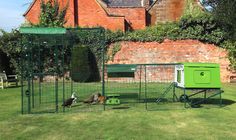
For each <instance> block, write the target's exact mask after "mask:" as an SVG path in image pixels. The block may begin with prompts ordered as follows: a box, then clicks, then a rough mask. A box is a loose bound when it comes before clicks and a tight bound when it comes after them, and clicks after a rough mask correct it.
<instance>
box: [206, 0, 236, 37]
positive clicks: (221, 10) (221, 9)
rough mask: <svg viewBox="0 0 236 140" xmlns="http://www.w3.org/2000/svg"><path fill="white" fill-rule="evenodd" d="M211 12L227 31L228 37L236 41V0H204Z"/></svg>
mask: <svg viewBox="0 0 236 140" xmlns="http://www.w3.org/2000/svg"><path fill="white" fill-rule="evenodd" d="M203 3H204V4H205V5H207V6H210V7H211V10H210V12H211V13H212V15H213V17H214V18H215V19H216V20H217V22H218V23H219V24H222V25H223V27H224V29H225V30H226V32H227V38H229V39H231V40H235V41H236V14H235V13H236V8H235V7H236V0H203Z"/></svg>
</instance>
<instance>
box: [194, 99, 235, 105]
mask: <svg viewBox="0 0 236 140" xmlns="http://www.w3.org/2000/svg"><path fill="white" fill-rule="evenodd" d="M201 100H202V98H193V99H191V101H192V102H193V103H194V102H199V101H201ZM219 103H220V99H214V98H212V99H207V100H206V101H203V102H202V104H211V105H214V104H216V105H217V104H219ZM234 103H236V102H235V101H233V100H230V99H222V105H223V106H228V105H232V104H234Z"/></svg>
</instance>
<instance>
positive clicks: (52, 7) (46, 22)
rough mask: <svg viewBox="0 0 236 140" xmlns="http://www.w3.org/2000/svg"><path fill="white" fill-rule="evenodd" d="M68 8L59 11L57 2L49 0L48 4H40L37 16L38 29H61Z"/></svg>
mask: <svg viewBox="0 0 236 140" xmlns="http://www.w3.org/2000/svg"><path fill="white" fill-rule="evenodd" d="M67 9H68V6H66V7H64V8H62V9H60V8H59V3H58V1H57V0H49V1H48V2H46V3H45V2H44V1H42V2H41V13H40V16H39V19H40V20H39V24H38V25H37V26H40V27H63V26H64V24H65V23H66V22H67V21H66V20H65V16H66V11H67Z"/></svg>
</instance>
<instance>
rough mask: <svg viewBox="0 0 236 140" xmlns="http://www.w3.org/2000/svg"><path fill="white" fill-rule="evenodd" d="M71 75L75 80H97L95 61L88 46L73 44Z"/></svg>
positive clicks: (97, 73)
mask: <svg viewBox="0 0 236 140" xmlns="http://www.w3.org/2000/svg"><path fill="white" fill-rule="evenodd" d="M71 77H72V80H73V81H75V82H91V81H97V80H99V72H98V69H97V63H96V60H95V57H94V55H93V53H92V52H91V51H90V49H89V47H87V46H84V45H75V46H74V47H73V49H72V60H71Z"/></svg>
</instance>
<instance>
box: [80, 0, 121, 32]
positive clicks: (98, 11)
mask: <svg viewBox="0 0 236 140" xmlns="http://www.w3.org/2000/svg"><path fill="white" fill-rule="evenodd" d="M78 17H79V26H81V27H97V26H102V27H104V28H106V29H110V30H122V31H125V21H124V17H118V16H117V17H115V16H109V15H108V14H107V13H106V11H105V10H104V9H103V8H102V7H101V6H100V4H99V3H98V2H97V1H96V0H86V1H85V0H79V1H78Z"/></svg>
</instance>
